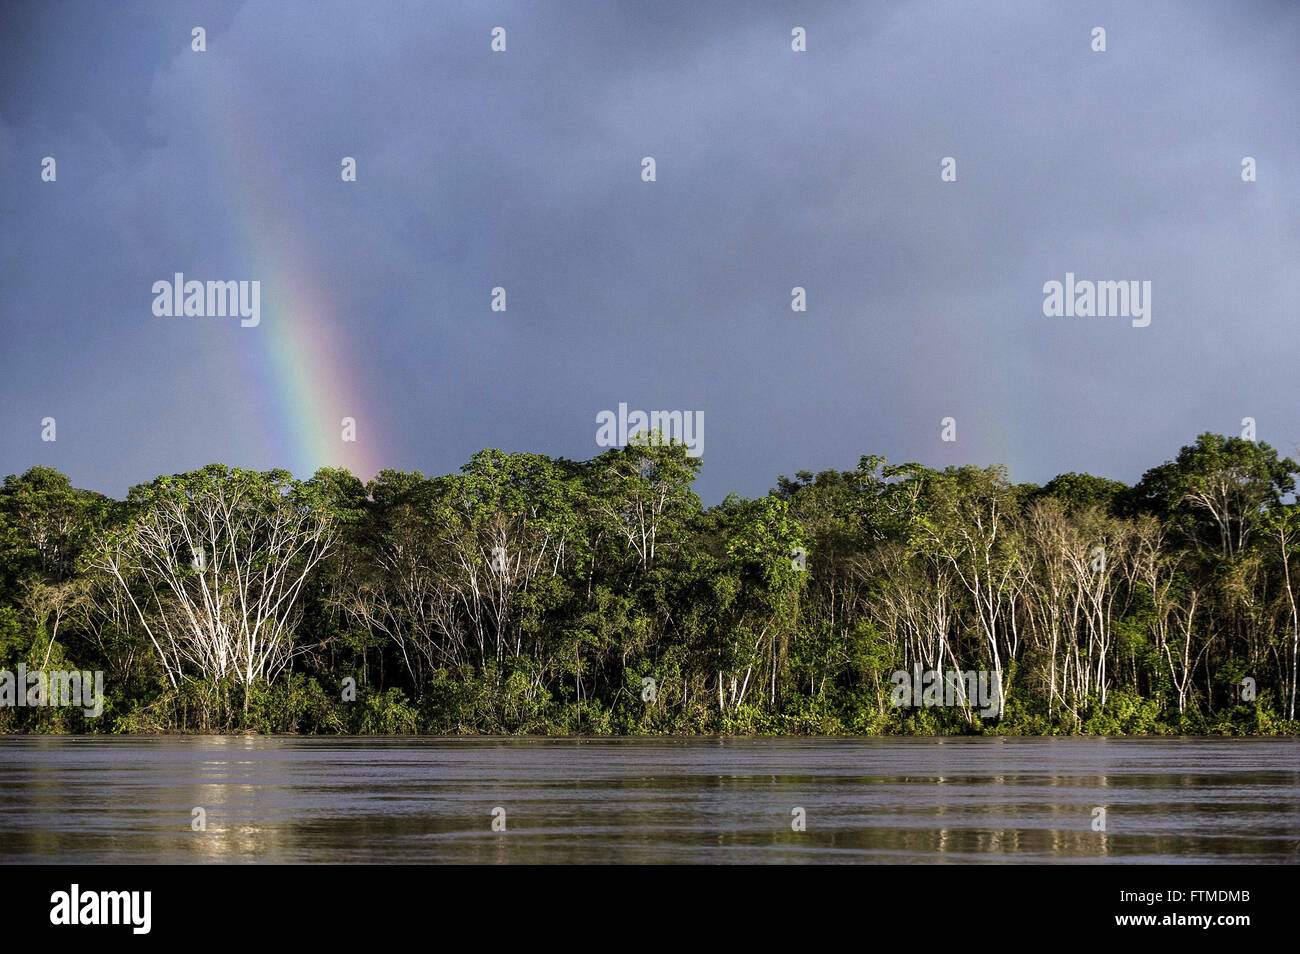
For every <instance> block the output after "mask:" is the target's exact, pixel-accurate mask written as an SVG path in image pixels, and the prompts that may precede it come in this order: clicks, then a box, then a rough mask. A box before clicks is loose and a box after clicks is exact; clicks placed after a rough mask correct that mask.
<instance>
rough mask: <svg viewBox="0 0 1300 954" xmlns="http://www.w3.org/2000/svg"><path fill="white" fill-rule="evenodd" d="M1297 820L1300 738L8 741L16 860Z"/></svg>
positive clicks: (1007, 849)
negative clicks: (502, 825)
mask: <svg viewBox="0 0 1300 954" xmlns="http://www.w3.org/2000/svg"><path fill="white" fill-rule="evenodd" d="M497 806H500V807H503V808H505V809H506V831H505V832H503V833H502V832H493V831H492V830H491V823H492V814H491V813H492V810H493V808H495V807H497ZM195 807H202V808H203V809H204V810H205V811H206V821H207V830H206V831H203V832H196V831H192V830H191V819H192V812H193V809H194V808H195ZM795 808H803V809H804V810H805V812H806V817H807V830H806V831H794V830H792V827H791V821H792V818H793V816H792V814H791V813H792V810H793V809H795ZM1096 808H1104V809H1105V810H1106V812H1105V829H1106V830H1105V831H1094V830H1093V827H1094V809H1096ZM1297 838H1300V740H1296V739H1213V740H1205V739H1119V740H1117V739H689V740H662V739H655V740H640V739H635V740H628V739H620V740H606V739H512V740H503V739H400V740H383V739H378V740H377V739H369V738H367V739H359V738H350V739H321V738H265V737H247V738H246V737H210V736H207V737H195V738H174V737H165V738H78V737H67V738H34V737H21V738H19V737H9V738H0V860H3V861H6V862H15V861H17V862H86V863H122V862H163V863H176V862H206V861H230V862H239V861H269V862H313V861H324V862H397V863H405V862H467V863H477V862H527V863H561V862H637V863H659V862H662V863H680V862H749V863H754V862H807V861H819V862H820V861H826V862H838V861H844V862H873V861H874V862H918V861H919V862H933V861H947V862H979V861H996V862H1008V861H1031V862H1045V861H1069V862H1097V861H1102V862H1155V861H1177V862H1214V861H1225V862H1260V861H1263V862H1290V863H1296V862H1298V861H1300V853H1297V850H1296V849H1297Z"/></svg>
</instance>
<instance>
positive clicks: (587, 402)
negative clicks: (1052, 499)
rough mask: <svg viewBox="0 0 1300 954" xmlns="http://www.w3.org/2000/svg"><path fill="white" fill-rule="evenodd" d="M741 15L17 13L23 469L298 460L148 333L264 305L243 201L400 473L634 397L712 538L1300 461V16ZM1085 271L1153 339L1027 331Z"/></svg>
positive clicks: (515, 445)
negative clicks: (872, 484) (730, 505)
mask: <svg viewBox="0 0 1300 954" xmlns="http://www.w3.org/2000/svg"><path fill="white" fill-rule="evenodd" d="M751 6H752V5H750V4H741V3H735V4H713V3H710V4H697V3H687V2H683V3H672V4H664V3H655V4H613V3H591V4H565V5H558V4H557V5H541V4H484V5H479V4H473V5H468V4H467V5H465V6H463V7H458V8H454V9H442V10H438V9H430V8H428V7H427V6H426V5H424V4H379V5H376V6H375V7H361V6H359V5H356V4H311V5H300V4H256V3H249V4H244V5H242V6H239V7H238V8H233V9H232V8H229V7H227V6H226V5H220V6H213V7H211V8H209V7H206V6H204V5H194V6H192V7H189V8H187V7H183V6H170V5H168V6H166V7H160V8H159V9H157V10H155V9H151V8H149V7H145V6H135V7H130V8H127V9H126V10H124V11H114V10H110V9H107V8H105V9H99V8H97V7H94V6H90V5H85V6H82V5H69V6H55V7H49V6H46V5H43V4H42V5H31V6H19V7H18V8H16V10H17V12H16V14H15V16H14V18H13V20H12V21H10V22H12V23H14V24H16V28H15V29H13V30H12V31H9V32H8V33H6V36H5V39H4V40H3V41H2V42H3V43H4V50H3V52H4V57H3V60H4V63H5V66H4V67H3V69H4V75H3V78H4V81H5V82H4V87H3V88H4V89H5V93H4V94H3V99H0V124H2V125H0V188H2V189H3V197H2V198H0V202H2V203H3V205H0V214H2V215H3V233H2V236H3V237H2V238H0V242H2V243H3V244H2V245H0V269H2V272H0V310H2V314H3V342H4V352H3V353H4V357H3V358H2V359H0V373H2V374H3V376H4V380H5V393H6V401H5V407H4V410H3V412H0V425H3V428H4V432H5V434H6V435H7V440H6V442H5V445H4V450H3V455H4V456H3V460H0V467H2V468H3V469H4V470H5V471H6V472H11V471H18V470H22V469H25V468H26V467H28V466H30V465H31V464H33V463H37V462H44V463H51V464H53V465H55V466H59V467H61V468H63V469H65V470H67V471H69V472H70V473H72V475H73V476H74V478H75V479H76V480H77V482H78V483H79V484H81V485H83V486H92V487H96V488H98V489H103V490H106V491H109V492H113V493H120V492H121V491H122V490H123V489H124V488H125V487H126V486H127V485H128V484H130V483H133V482H136V481H138V480H142V479H145V478H148V477H150V476H152V475H153V474H155V473H158V472H164V471H166V472H171V471H174V470H178V469H182V468H186V467H191V466H197V465H199V464H201V463H204V462H206V461H209V460H214V459H220V460H224V461H226V462H228V463H233V464H243V465H248V466H258V467H271V466H282V465H284V464H285V463H286V461H285V460H283V459H282V458H281V457H277V446H276V444H275V442H274V441H270V442H268V440H267V439H266V434H267V433H268V431H267V428H266V427H263V426H262V425H261V423H260V422H261V421H262V420H263V419H264V418H265V417H266V416H267V415H270V414H271V413H272V411H271V409H268V408H267V407H266V402H267V401H268V400H269V396H268V393H267V389H266V387H265V383H266V382H265V381H264V380H261V379H260V378H259V377H258V376H257V372H250V376H249V377H240V376H237V375H236V376H232V375H231V373H230V370H229V369H230V368H231V367H239V366H243V365H241V362H245V359H247V361H246V362H245V363H246V364H249V365H250V366H252V367H257V366H258V364H257V362H258V361H259V360H261V359H260V358H259V356H258V355H257V354H256V353H255V352H256V349H257V348H259V347H262V346H263V345H264V344H265V342H263V341H261V340H259V339H257V338H255V337H254V335H256V334H260V333H262V332H265V331H267V329H266V328H259V329H256V330H248V331H244V330H241V329H239V328H237V327H226V326H221V327H215V326H205V327H203V328H198V327H197V326H194V325H187V324H185V323H183V322H182V323H173V324H167V323H166V321H165V320H164V319H154V318H153V317H152V316H151V315H150V313H149V310H148V304H149V296H148V288H149V285H150V283H151V282H152V281H153V280H154V279H157V278H163V277H170V274H171V272H172V271H173V270H174V269H175V268H180V267H186V268H189V267H190V266H189V265H188V264H187V263H194V265H193V269H194V270H195V273H196V275H197V273H198V271H199V270H200V268H201V267H203V266H207V267H208V268H209V270H210V271H212V272H214V273H216V274H211V275H203V276H202V277H222V278H226V277H232V278H233V277H258V276H256V275H237V274H235V273H234V272H231V273H230V274H227V272H230V270H231V269H233V268H234V267H235V265H236V264H237V263H238V262H240V261H241V260H246V259H247V256H248V255H249V254H250V252H249V249H250V248H251V247H255V245H256V242H255V241H252V240H250V237H249V236H248V235H247V234H246V233H247V230H248V229H247V221H248V220H249V219H248V211H247V210H242V211H241V210H240V209H238V208H236V207H235V204H234V203H232V195H239V194H242V195H243V196H244V197H245V199H247V198H248V196H250V195H252V196H256V197H257V200H258V201H259V202H262V203H265V205H266V208H264V209H262V210H261V211H262V213H263V215H262V217H261V221H270V222H273V223H280V222H283V223H285V225H284V226H283V228H284V229H285V234H284V235H282V236H277V238H282V239H284V240H286V241H289V240H291V241H292V242H293V243H294V244H295V246H296V247H298V248H300V249H301V250H302V251H303V254H304V255H306V256H307V260H308V263H309V265H310V270H311V274H312V276H313V281H314V283H315V284H316V286H317V288H318V290H319V291H320V293H321V294H323V295H325V296H326V297H327V298H328V300H329V301H330V302H331V303H332V307H333V308H334V310H335V311H336V313H337V314H338V315H339V316H340V328H339V330H337V331H336V332H333V333H334V334H337V335H338V336H340V338H341V340H340V341H338V342H337V344H338V347H339V348H340V349H341V350H342V351H343V352H344V353H346V354H347V355H348V356H349V359H350V361H352V362H353V363H354V366H355V370H356V374H355V381H356V382H358V383H359V385H360V386H361V389H362V390H363V391H364V392H365V393H362V394H357V395H344V396H343V399H345V400H350V399H355V400H356V402H357V403H358V405H359V406H364V407H365V408H367V411H368V413H369V414H371V415H373V416H374V417H375V418H378V419H376V420H363V421H362V422H361V425H362V433H363V435H367V434H368V435H370V439H372V440H376V441H379V442H380V446H379V447H378V448H376V454H375V456H376V457H378V458H379V459H381V460H382V461H383V462H384V463H385V464H387V465H389V466H394V467H401V468H412V469H414V468H418V469H421V470H423V471H425V472H446V471H449V470H453V469H455V468H456V467H458V466H459V465H460V464H461V463H462V462H463V461H464V460H465V459H466V458H467V457H468V456H469V454H471V453H473V452H474V451H475V450H478V449H480V448H482V447H485V446H497V447H504V448H506V449H508V450H538V451H542V452H546V453H551V454H557V455H565V456H570V457H579V458H583V457H588V456H591V455H593V454H595V453H597V452H598V451H599V448H598V447H597V446H596V445H595V441H594V434H595V415H596V413H597V412H598V411H600V410H602V409H606V408H608V409H615V408H617V406H618V403H619V402H620V401H626V402H628V404H629V405H630V406H631V407H633V408H638V407H639V408H645V409H655V408H666V409H692V410H694V409H699V410H703V411H704V413H705V420H706V426H705V455H704V456H705V467H704V476H703V478H702V480H701V483H700V489H701V491H702V493H703V495H704V496H705V497H706V499H710V500H716V499H718V498H719V497H721V495H722V494H724V493H725V492H727V491H729V490H733V489H734V490H738V491H741V492H743V493H746V494H755V493H762V492H763V491H765V490H766V489H767V488H768V487H769V486H771V485H772V484H773V483H774V480H775V476H776V475H777V474H778V473H787V474H789V473H792V472H793V471H795V470H798V469H802V468H809V469H820V468H824V467H847V466H852V465H853V464H854V463H855V462H856V460H857V457H858V456H859V455H860V454H863V453H881V454H884V455H886V456H888V457H889V458H890V459H892V460H895V461H898V460H908V459H915V460H921V461H923V462H926V463H929V464H933V465H940V466H942V465H947V464H950V463H966V462H971V463H991V462H995V461H1002V462H1005V463H1007V464H1008V465H1009V466H1010V467H1011V472H1012V475H1013V477H1015V478H1017V479H1021V480H1039V481H1042V480H1046V479H1048V478H1050V477H1051V476H1052V475H1053V474H1055V473H1057V472H1059V471H1064V470H1071V469H1075V470H1090V471H1093V472H1097V473H1101V474H1105V475H1107V476H1112V477H1117V478H1121V479H1125V480H1132V479H1135V478H1136V477H1137V476H1138V475H1139V474H1140V472H1141V471H1142V469H1144V468H1145V467H1147V466H1150V465H1152V464H1154V463H1158V462H1159V460H1161V459H1164V458H1165V457H1169V456H1172V454H1173V453H1175V452H1176V450H1177V447H1178V445H1179V444H1180V443H1186V442H1187V441H1189V440H1190V439H1191V438H1192V437H1194V436H1195V434H1196V433H1198V432H1199V431H1201V430H1205V429H1215V430H1220V431H1227V432H1233V433H1235V432H1236V430H1237V429H1239V427H1240V419H1241V418H1242V417H1244V416H1253V417H1255V418H1257V420H1258V421H1259V427H1260V436H1261V438H1263V439H1266V440H1269V441H1271V442H1273V443H1275V444H1277V445H1278V446H1279V447H1280V448H1282V449H1283V450H1287V451H1289V450H1291V449H1292V448H1293V446H1294V445H1295V444H1296V443H1297V441H1300V415H1297V414H1296V412H1295V411H1294V410H1293V408H1294V401H1293V400H1292V398H1291V390H1292V385H1291V381H1290V378H1291V366H1292V364H1293V360H1292V355H1293V354H1294V337H1295V336H1294V333H1293V331H1292V328H1293V326H1294V319H1295V314H1296V303H1297V298H1296V295H1295V292H1294V291H1293V282H1294V275H1295V266H1294V264H1293V263H1294V262H1295V261H1296V259H1297V252H1298V251H1300V234H1298V230H1297V226H1296V218H1295V210H1296V202H1295V183H1296V182H1297V181H1300V177H1298V176H1297V173H1298V172H1300V168H1298V166H1300V161H1298V160H1297V146H1298V143H1297V134H1296V130H1297V128H1300V127H1298V125H1297V120H1300V116H1298V115H1297V108H1296V103H1297V97H1296V66H1297V62H1296V60H1297V54H1296V52H1295V51H1296V50H1297V49H1300V42H1297V41H1300V14H1298V13H1297V11H1296V9H1294V8H1292V7H1289V6H1288V5H1284V4H1265V3H1259V4H1252V3H1240V4H1233V5H1225V4H1208V3H1207V4H1186V3H1180V4H1172V3H1170V4H1143V5H1141V8H1140V9H1135V8H1134V6H1135V5H1132V4H1122V3H1116V4H1097V5H1092V6H1091V8H1089V9H1082V8H1080V6H1079V5H1075V4H1051V5H1028V4H1023V3H1014V4H1011V3H1007V4H996V3H981V4H960V5H959V4H951V3H910V4H848V3H825V4H819V5H806V4H801V5H793V4H792V5H785V6H766V7H764V9H763V10H762V11H756V10H753V9H751ZM701 7H703V8H704V9H700V8H701ZM196 24H202V25H205V26H206V27H207V29H208V45H209V52H208V53H206V54H202V55H200V54H194V53H191V52H190V51H189V48H188V47H189V44H188V38H189V30H190V27H191V26H193V25H196ZM498 25H500V26H504V27H505V28H506V29H507V30H508V36H509V51H508V52H507V53H505V54H503V55H495V54H492V53H491V52H490V51H489V49H488V41H489V30H490V29H491V28H492V27H493V26H498ZM795 25H800V26H804V27H806V28H807V30H808V37H809V40H808V45H809V50H808V52H807V53H804V54H795V53H792V52H791V51H790V46H789V38H790V28H791V27H792V26H795ZM1098 25H1100V26H1104V27H1105V28H1106V29H1107V31H1108V35H1107V39H1108V50H1107V52H1105V53H1094V52H1092V51H1091V50H1090V49H1089V31H1090V29H1091V28H1092V27H1093V26H1098ZM231 117H233V118H234V120H235V126H234V127H233V128H231V129H227V128H225V126H224V125H223V124H225V123H227V122H228V121H229V120H230V118H231ZM231 137H234V138H235V139H238V140H240V141H238V142H232V141H230V139H231ZM243 140H247V141H246V142H244V141H243ZM223 147H224V148H223ZM226 154H230V155H237V156H241V157H243V159H244V160H246V161H245V162H244V163H243V164H242V165H240V164H237V165H239V168H240V169H241V170H242V171H240V172H235V171H232V168H231V166H230V164H229V162H228V161H227V159H228V155H226ZM44 155H55V156H57V157H58V158H59V182H58V184H57V186H47V185H46V184H43V183H41V182H40V181H39V178H38V172H39V160H40V157H41V156H44ZM344 155H351V156H355V157H356V158H357V160H358V163H359V169H360V171H359V181H358V182H357V183H355V184H348V185H345V184H343V183H341V182H340V181H339V177H338V162H339V159H340V157H342V156H344ZM647 155H648V156H654V157H655V159H656V160H657V163H658V181H657V182H655V183H653V184H647V183H643V182H641V181H640V177H639V171H640V160H641V157H642V156H647ZM1245 155H1252V156H1255V157H1256V158H1257V159H1258V161H1259V170H1260V172H1259V181H1258V182H1256V183H1253V184H1246V183H1243V182H1241V180H1240V176H1239V171H1240V161H1241V158H1242V156H1245ZM943 156H954V157H956V159H957V162H958V181H957V182H955V183H941V182H940V181H939V160H940V159H941V157H943ZM263 168H264V169H265V173H264V174H262V173H260V172H259V171H258V170H260V169H263ZM249 170H251V171H249ZM243 176H247V178H248V181H243V180H242V179H241V177H243ZM232 177H233V180H232ZM1067 271H1073V272H1075V273H1076V274H1077V275H1078V276H1079V277H1080V278H1093V279H1115V280H1121V279H1140V280H1150V281H1151V282H1152V284H1153V320H1152V323H1151V325H1150V327H1148V328H1143V329H1137V328H1132V327H1131V326H1130V325H1129V323H1128V322H1127V321H1121V320H1116V319H1049V318H1045V317H1044V316H1043V314H1042V308H1041V306H1042V298H1043V295H1042V291H1041V289H1042V285H1043V283H1044V282H1046V281H1049V280H1053V279H1055V280H1061V279H1063V278H1064V275H1065V273H1066V272H1067ZM263 277H264V278H265V279H267V280H268V281H270V280H272V279H273V278H274V276H273V275H267V276H263ZM496 285H501V286H504V287H506V289H507V291H508V295H509V311H508V312H506V313H505V314H494V313H492V312H491V311H489V309H488V303H489V293H490V290H491V288H492V287H493V286H496ZM795 285H800V286H804V287H806V288H807V290H808V296H809V310H808V312H807V313H805V314H795V313H792V312H791V310H790V307H789V300H790V289H791V287H792V286H795ZM249 349H252V350H253V352H254V353H252V354H247V353H246V352H247V351H249ZM350 386H351V385H345V384H340V385H339V387H350ZM46 414H54V415H56V416H57V417H58V420H59V428H60V439H59V442H58V444H57V445H49V444H43V443H41V442H40V440H39V427H38V422H39V420H40V418H41V417H43V416H45V415H46ZM948 415H951V416H953V417H955V418H956V419H957V421H958V437H959V439H958V441H957V442H956V443H955V444H946V443H942V442H941V441H940V440H939V431H940V427H939V421H940V419H941V418H943V417H945V416H948ZM279 437H282V435H279V436H278V437H277V439H279Z"/></svg>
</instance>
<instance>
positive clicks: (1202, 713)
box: [0, 433, 1300, 735]
mask: <svg viewBox="0 0 1300 954" xmlns="http://www.w3.org/2000/svg"><path fill="white" fill-rule="evenodd" d="M700 467H701V461H700V459H699V458H696V457H692V456H690V455H689V454H688V453H687V452H686V448H685V447H684V446H683V445H681V444H677V443H656V442H654V441H649V440H646V441H640V442H637V443H633V444H630V445H628V446H625V447H617V448H612V449H610V450H608V451H606V452H604V453H602V454H600V455H599V456H597V457H595V458H594V459H592V460H590V461H582V462H580V461H571V460H566V459H561V458H551V457H547V456H543V455H538V454H529V453H519V454H510V453H505V452H502V451H498V450H485V451H481V452H480V453H478V454H475V455H474V456H473V458H472V459H471V460H470V461H469V463H468V464H466V465H465V466H464V467H463V468H461V472H460V473H458V474H451V475H446V476H440V477H425V476H423V475H422V474H420V473H418V472H415V473H407V472H399V471H392V470H386V471H383V472H382V473H380V474H379V475H378V476H377V477H376V478H375V479H373V480H371V481H369V482H363V481H361V480H359V479H358V478H357V477H355V476H353V475H352V474H350V473H349V472H347V471H346V470H342V469H332V468H324V469H321V470H319V471H317V472H316V474H315V475H313V476H312V477H311V478H310V479H306V480H300V479H296V478H295V477H294V476H293V475H292V474H290V473H289V472H287V471H282V470H273V471H267V472H256V471H248V470H240V469H235V468H230V467H227V466H224V465H221V464H213V465H210V466H207V467H204V468H203V469H201V470H196V471H192V472H189V473H184V474H177V475H173V476H164V477H158V478H157V479H155V480H153V481H152V482H149V483H144V484H140V485H138V486H136V487H133V488H132V489H131V490H130V491H129V493H128V494H127V496H126V499H125V500H121V501H118V500H114V499H111V498H109V497H106V496H103V495H101V494H98V493H94V492H91V491H86V490H79V489H76V488H74V487H73V486H72V485H71V482H70V480H69V478H68V477H66V476H65V475H63V474H61V473H59V472H58V471H56V470H53V469H51V468H49V467H43V466H37V467H33V468H31V469H30V470H28V471H27V472H26V473H24V474H22V475H21V476H9V477H7V478H6V479H5V481H4V486H3V488H2V489H0V669H3V670H9V671H13V670H15V669H16V667H17V666H19V665H20V664H21V665H23V666H25V667H26V669H27V670H28V671H32V670H42V671H47V670H48V671H55V670H59V671H69V670H78V671H85V672H91V671H96V672H100V671H102V673H103V686H104V690H103V692H104V702H103V711H102V714H101V715H99V716H98V717H92V716H88V715H87V714H86V713H84V712H83V711H82V710H81V709H78V708H76V707H66V706H65V707H51V706H47V707H31V706H28V707H18V706H13V705H9V706H0V732H49V733H64V732H72V733H75V732H96V733H152V732H223V733H227V732H229V733H237V732H265V733H270V732H285V733H331V734H335V733H356V734H370V733H375V734H381V733H382V734H405V733H427V734H442V735H457V734H538V735H587V734H601V735H605V734H619V735H623V734H702V733H718V734H790V735H836V734H844V735H876V734H976V733H980V734H995V733H1001V734H1019V735H1050V734H1108V735H1110V734H1113V735H1123V734H1175V733H1177V734H1210V733H1213V734H1241V735H1245V734H1278V733H1294V732H1296V731H1297V729H1298V728H1300V724H1298V723H1297V721H1296V713H1295V709H1296V681H1297V650H1298V649H1300V610H1298V608H1297V593H1296V587H1297V585H1300V580H1296V579H1294V575H1293V574H1292V573H1291V558H1292V557H1293V556H1296V555H1300V506H1297V504H1296V503H1295V502H1294V497H1293V491H1294V481H1295V477H1296V473H1297V470H1298V467H1297V464H1296V462H1295V461H1293V460H1291V459H1290V458H1283V457H1279V455H1278V453H1277V452H1276V451H1275V450H1274V449H1273V448H1272V447H1270V446H1269V445H1268V444H1266V443H1262V442H1256V441H1253V440H1249V439H1246V438H1241V437H1224V436H1220V435H1216V434H1212V433H1206V434H1202V435H1200V437H1198V438H1197V439H1196V441H1195V442H1194V443H1192V444H1190V445H1188V446H1185V447H1183V448H1182V449H1181V450H1180V451H1179V452H1178V454H1177V455H1176V456H1175V457H1174V459H1172V460H1169V461H1166V462H1165V463H1163V464H1159V465H1158V466H1155V467H1153V468H1152V469H1150V470H1148V471H1147V472H1146V473H1145V474H1144V475H1143V477H1142V478H1141V480H1140V481H1139V482H1138V483H1137V484H1136V485H1133V486H1129V485H1126V484H1124V483H1120V482H1117V481H1113V480H1108V479H1104V478H1100V477H1094V476H1089V475H1087V474H1078V473H1067V474H1062V475H1060V476H1058V477H1056V478H1054V479H1053V480H1051V481H1049V482H1048V483H1047V484H1045V485H1041V486H1039V485H1035V484H1016V483H1012V482H1011V481H1010V480H1009V479H1008V475H1007V473H1006V471H1005V469H1004V468H1002V467H987V468H984V467H975V466H965V467H950V468H948V469H945V470H935V469H931V468H927V467H924V466H921V465H919V464H914V463H905V464H900V465H888V464H887V463H886V461H885V460H884V459H883V458H880V457H875V456H864V457H862V458H861V460H860V461H859V463H858V466H857V468H856V469H854V470H847V471H835V470H829V471H823V472H821V473H817V474H813V473H811V472H801V473H798V474H796V475H795V476H794V477H793V478H785V477H780V478H778V480H777V485H776V487H775V488H773V489H772V490H771V491H770V492H769V493H768V494H767V496H765V497H762V498H759V499H745V498H741V497H738V496H735V495H732V496H729V497H727V498H726V499H725V500H724V501H723V502H721V503H720V504H718V505H716V506H713V507H704V506H703V505H702V504H701V501H700V499H699V497H698V496H697V495H696V494H695V492H694V491H693V490H692V485H693V482H694V480H695V478H696V476H697V474H698V472H699V468H700ZM1297 573H1300V566H1297ZM918 667H919V668H920V669H925V670H943V671H951V670H956V671H979V672H982V673H987V674H988V678H989V679H990V680H991V681H992V682H993V683H994V685H995V687H996V689H997V705H996V706H995V707H994V709H993V710H991V711H981V710H980V708H979V706H978V705H977V704H976V703H975V702H973V701H972V700H969V699H965V698H962V697H961V696H960V695H959V696H958V698H957V700H956V701H955V702H954V704H952V705H940V706H920V705H896V704H894V700H893V699H891V689H892V688H893V687H892V684H891V675H892V674H895V673H898V672H900V671H908V672H910V671H914V670H916V669H917V668H918Z"/></svg>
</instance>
